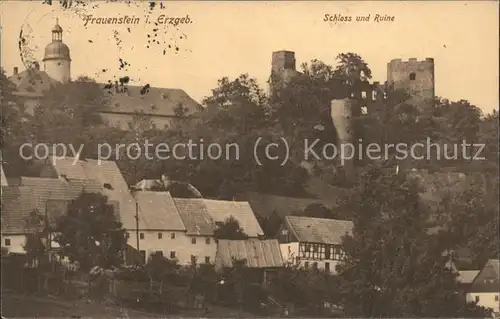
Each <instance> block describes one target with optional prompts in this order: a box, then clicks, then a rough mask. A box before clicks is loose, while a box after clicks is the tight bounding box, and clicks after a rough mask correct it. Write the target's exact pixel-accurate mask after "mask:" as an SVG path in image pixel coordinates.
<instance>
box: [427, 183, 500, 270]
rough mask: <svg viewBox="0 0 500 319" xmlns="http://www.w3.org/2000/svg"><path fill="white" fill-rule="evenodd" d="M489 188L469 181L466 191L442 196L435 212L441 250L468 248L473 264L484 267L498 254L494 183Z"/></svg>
mask: <svg viewBox="0 0 500 319" xmlns="http://www.w3.org/2000/svg"><path fill="white" fill-rule="evenodd" d="M492 185H493V186H494V187H493V188H492V189H488V188H487V185H484V183H483V182H482V181H471V182H470V183H469V184H468V185H467V188H465V189H463V190H460V191H458V192H456V191H455V192H453V193H451V194H449V196H445V197H443V198H442V200H441V202H440V205H439V208H438V212H437V215H438V217H439V219H440V226H441V227H442V229H441V232H440V234H439V235H440V240H441V242H442V244H443V245H444V246H445V248H446V249H448V250H454V249H460V248H469V250H470V252H471V253H472V254H473V256H472V257H473V259H474V263H475V264H477V265H484V264H485V263H486V261H487V260H488V259H490V258H495V257H496V256H498V254H499V253H500V250H499V246H498V232H499V226H498V223H497V222H496V221H497V218H498V198H497V194H498V184H497V183H492Z"/></svg>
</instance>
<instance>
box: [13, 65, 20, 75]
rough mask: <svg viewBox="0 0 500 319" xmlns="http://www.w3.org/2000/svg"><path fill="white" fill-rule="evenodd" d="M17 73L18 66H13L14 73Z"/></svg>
mask: <svg viewBox="0 0 500 319" xmlns="http://www.w3.org/2000/svg"><path fill="white" fill-rule="evenodd" d="M18 73H19V68H18V67H17V66H15V67H14V75H17V74H18Z"/></svg>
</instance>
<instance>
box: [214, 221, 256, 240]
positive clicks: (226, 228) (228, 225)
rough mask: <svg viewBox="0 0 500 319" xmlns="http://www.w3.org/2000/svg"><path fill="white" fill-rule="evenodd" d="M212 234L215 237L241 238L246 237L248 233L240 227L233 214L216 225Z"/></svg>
mask: <svg viewBox="0 0 500 319" xmlns="http://www.w3.org/2000/svg"><path fill="white" fill-rule="evenodd" d="M214 235H215V238H217V239H230V240H241V239H247V238H248V235H247V234H245V232H244V231H243V229H242V228H241V227H240V223H239V222H238V221H237V220H236V219H235V218H234V217H233V216H231V217H229V218H227V219H226V220H225V221H224V223H222V225H220V226H218V227H217V229H216V230H215V234H214Z"/></svg>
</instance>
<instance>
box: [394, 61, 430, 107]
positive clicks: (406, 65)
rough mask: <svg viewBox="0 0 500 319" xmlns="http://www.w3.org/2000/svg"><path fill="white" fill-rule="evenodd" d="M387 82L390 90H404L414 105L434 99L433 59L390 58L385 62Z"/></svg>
mask: <svg viewBox="0 0 500 319" xmlns="http://www.w3.org/2000/svg"><path fill="white" fill-rule="evenodd" d="M387 84H388V87H389V88H390V89H391V90H399V89H402V90H405V91H406V92H407V93H408V94H409V95H410V97H411V99H410V102H411V103H413V104H415V105H419V104H420V105H422V103H424V104H426V103H430V102H431V101H434V96H435V89H434V59H432V58H426V59H425V60H424V61H418V60H417V59H415V58H410V59H409V60H408V61H402V60H401V59H394V60H392V61H391V62H389V63H388V64H387Z"/></svg>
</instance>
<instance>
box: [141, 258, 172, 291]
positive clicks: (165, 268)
mask: <svg viewBox="0 0 500 319" xmlns="http://www.w3.org/2000/svg"><path fill="white" fill-rule="evenodd" d="M144 268H145V270H146V273H147V274H148V276H149V279H150V293H152V289H153V281H159V282H160V294H161V293H162V292H163V283H164V281H165V280H167V281H168V280H172V277H173V276H175V275H177V273H178V271H179V268H180V267H179V265H178V262H177V260H175V259H167V258H165V257H164V256H163V254H161V253H154V254H152V255H151V256H149V259H148V262H147V263H146V265H145V267H144Z"/></svg>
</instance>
